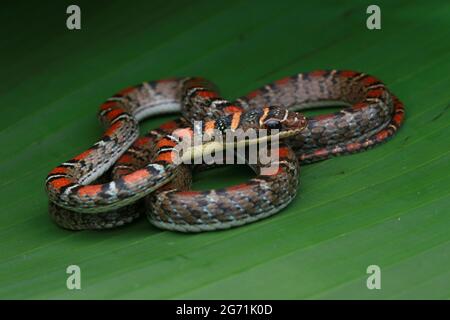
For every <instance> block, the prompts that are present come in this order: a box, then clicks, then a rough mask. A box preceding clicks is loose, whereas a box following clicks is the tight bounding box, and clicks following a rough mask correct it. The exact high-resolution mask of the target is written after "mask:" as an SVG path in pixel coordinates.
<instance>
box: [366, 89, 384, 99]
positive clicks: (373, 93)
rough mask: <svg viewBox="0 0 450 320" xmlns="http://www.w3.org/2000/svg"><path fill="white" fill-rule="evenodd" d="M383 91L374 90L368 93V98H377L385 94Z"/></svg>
mask: <svg viewBox="0 0 450 320" xmlns="http://www.w3.org/2000/svg"><path fill="white" fill-rule="evenodd" d="M383 92H384V90H383V89H374V90H370V91H369V92H367V96H368V97H371V98H377V97H379V96H381V95H382V94H383Z"/></svg>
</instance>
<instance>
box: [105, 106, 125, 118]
mask: <svg viewBox="0 0 450 320" xmlns="http://www.w3.org/2000/svg"><path fill="white" fill-rule="evenodd" d="M123 113H124V111H123V110H122V109H113V110H111V111H110V112H108V113H107V114H106V118H107V119H108V120H109V121H113V120H114V119H115V118H117V117H118V116H120V115H121V114H123Z"/></svg>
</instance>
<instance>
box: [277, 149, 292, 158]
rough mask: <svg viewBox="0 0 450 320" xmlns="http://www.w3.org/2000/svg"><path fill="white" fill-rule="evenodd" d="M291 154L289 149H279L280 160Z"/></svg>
mask: <svg viewBox="0 0 450 320" xmlns="http://www.w3.org/2000/svg"><path fill="white" fill-rule="evenodd" d="M288 154H289V149H288V148H279V149H278V156H279V157H280V158H286V157H287V156H288Z"/></svg>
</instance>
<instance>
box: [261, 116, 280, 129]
mask: <svg viewBox="0 0 450 320" xmlns="http://www.w3.org/2000/svg"><path fill="white" fill-rule="evenodd" d="M264 126H265V127H266V128H267V129H270V130H275V129H277V130H281V122H280V121H278V120H276V119H269V120H267V121H266V122H264Z"/></svg>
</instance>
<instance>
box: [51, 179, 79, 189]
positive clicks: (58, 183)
mask: <svg viewBox="0 0 450 320" xmlns="http://www.w3.org/2000/svg"><path fill="white" fill-rule="evenodd" d="M72 183H73V182H72V180H70V179H68V178H59V179H55V180H52V181H50V185H51V186H52V187H53V188H55V189H60V188H62V187H65V186H67V185H69V184H72Z"/></svg>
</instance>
